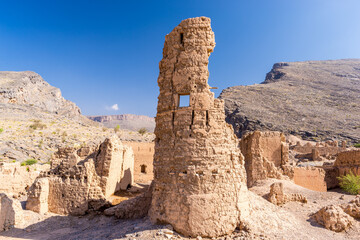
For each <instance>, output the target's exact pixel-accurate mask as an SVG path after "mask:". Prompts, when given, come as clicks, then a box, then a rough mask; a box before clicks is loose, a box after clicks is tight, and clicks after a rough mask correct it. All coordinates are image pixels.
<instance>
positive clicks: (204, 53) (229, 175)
mask: <svg viewBox="0 0 360 240" xmlns="http://www.w3.org/2000/svg"><path fill="white" fill-rule="evenodd" d="M214 47H215V38H214V33H213V31H212V29H211V25H210V19H209V18H206V17H198V18H190V19H186V20H184V21H182V22H181V23H180V25H179V26H177V27H176V28H175V29H174V30H173V31H172V32H171V33H170V34H168V35H167V36H166V37H165V44H164V49H163V59H162V60H161V62H160V66H159V68H160V74H159V78H158V85H159V88H160V94H159V97H158V107H157V115H156V128H155V134H156V139H155V155H154V189H153V198H152V204H151V208H150V211H149V215H150V218H151V220H152V221H153V222H160V223H170V224H171V225H172V226H173V227H174V229H175V230H176V231H178V232H180V233H182V234H184V235H187V236H208V237H214V236H220V235H224V234H228V233H230V232H232V231H233V230H234V229H235V228H236V227H237V226H239V224H240V221H241V218H242V217H244V216H246V215H247V214H248V208H249V201H248V196H247V186H246V172H245V168H244V158H243V156H242V154H241V153H240V149H239V143H238V139H237V138H236V136H235V135H234V131H233V129H232V127H231V125H229V124H227V123H226V122H225V111H224V102H223V100H220V99H214V93H212V92H211V91H210V86H209V85H208V77H209V71H208V63H209V60H208V58H209V56H210V53H211V52H212V51H213V49H214ZM181 96H184V97H185V98H186V97H188V98H189V102H188V103H187V104H188V106H183V107H181V106H182V104H181V103H179V100H180V98H181ZM185 104H186V102H185Z"/></svg>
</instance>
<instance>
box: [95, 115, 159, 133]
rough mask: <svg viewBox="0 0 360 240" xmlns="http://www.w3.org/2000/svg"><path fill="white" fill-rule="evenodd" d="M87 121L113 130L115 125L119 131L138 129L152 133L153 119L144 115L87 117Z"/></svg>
mask: <svg viewBox="0 0 360 240" xmlns="http://www.w3.org/2000/svg"><path fill="white" fill-rule="evenodd" d="M88 118H89V119H91V120H93V121H95V122H100V123H102V124H104V126H106V127H109V128H113V127H116V126H117V125H119V126H120V128H121V129H128V130H133V131H137V130H139V129H140V128H143V127H144V128H146V129H147V130H148V131H149V132H154V128H155V118H153V117H148V116H144V115H135V114H121V115H104V116H88Z"/></svg>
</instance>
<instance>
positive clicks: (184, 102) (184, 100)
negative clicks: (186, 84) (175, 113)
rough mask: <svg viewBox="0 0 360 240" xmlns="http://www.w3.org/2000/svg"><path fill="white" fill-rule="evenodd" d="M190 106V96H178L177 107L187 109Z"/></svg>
mask: <svg viewBox="0 0 360 240" xmlns="http://www.w3.org/2000/svg"><path fill="white" fill-rule="evenodd" d="M189 106H190V95H189V94H187V95H185V94H184V95H180V96H179V107H189Z"/></svg>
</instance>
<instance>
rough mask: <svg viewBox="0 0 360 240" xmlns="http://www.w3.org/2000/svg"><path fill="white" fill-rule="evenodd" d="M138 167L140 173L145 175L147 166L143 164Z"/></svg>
mask: <svg viewBox="0 0 360 240" xmlns="http://www.w3.org/2000/svg"><path fill="white" fill-rule="evenodd" d="M140 167H141V173H146V167H147V166H146V165H145V164H143V165H141V166H140Z"/></svg>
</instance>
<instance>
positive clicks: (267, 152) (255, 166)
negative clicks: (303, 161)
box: [240, 131, 289, 187]
mask: <svg viewBox="0 0 360 240" xmlns="http://www.w3.org/2000/svg"><path fill="white" fill-rule="evenodd" d="M285 141H286V140H285V136H284V135H283V134H282V133H280V132H270V131H269V132H260V131H255V132H252V133H248V134H246V135H245V136H243V137H242V139H241V142H240V148H241V152H242V154H243V155H244V157H245V168H246V174H247V185H248V187H251V186H252V185H253V184H254V183H255V182H256V181H258V180H262V179H266V178H269V177H271V178H278V179H282V178H283V176H282V173H283V172H282V169H281V167H282V166H283V165H285V164H286V163H287V162H288V159H289V147H288V145H287V144H286V142H285Z"/></svg>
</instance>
